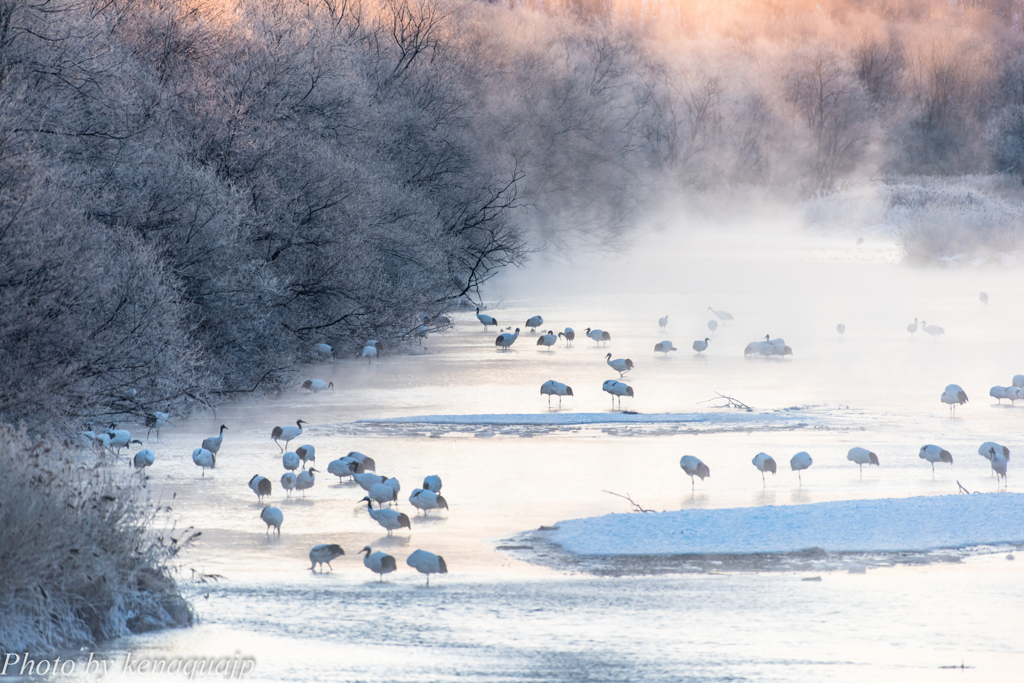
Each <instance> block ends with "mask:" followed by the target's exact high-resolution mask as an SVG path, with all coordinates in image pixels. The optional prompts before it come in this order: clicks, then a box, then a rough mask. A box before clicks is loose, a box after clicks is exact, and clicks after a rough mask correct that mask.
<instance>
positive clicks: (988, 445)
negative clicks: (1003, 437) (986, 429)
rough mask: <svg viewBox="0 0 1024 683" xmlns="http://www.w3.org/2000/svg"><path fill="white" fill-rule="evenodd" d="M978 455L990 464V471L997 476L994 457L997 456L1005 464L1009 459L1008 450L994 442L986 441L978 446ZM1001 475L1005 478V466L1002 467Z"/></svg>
mask: <svg viewBox="0 0 1024 683" xmlns="http://www.w3.org/2000/svg"><path fill="white" fill-rule="evenodd" d="M978 455H980V456H982V457H983V458H985V459H986V460H988V461H989V462H990V463H991V464H992V470H993V471H994V472H996V473H997V474H999V472H998V471H997V470H996V466H995V462H994V459H995V457H996V455H999V456H1000V457H1001V458H1002V459H1003V462H1004V463H1005V462H1007V461H1009V459H1010V449H1009V448H1007V447H1006V446H1002V445H1000V444H997V443H996V442H995V441H986V442H985V443H983V444H981V445H980V446H978ZM1002 475H1003V476H1004V477H1005V476H1006V465H1003V472H1002Z"/></svg>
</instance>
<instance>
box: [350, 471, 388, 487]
mask: <svg viewBox="0 0 1024 683" xmlns="http://www.w3.org/2000/svg"><path fill="white" fill-rule="evenodd" d="M352 478H353V479H355V480H356V483H357V484H359V487H360V488H361V489H363V490H364V491H369V490H370V489H371V488H372V487H373V486H374V485H375V484H383V483H384V482H386V481H387V480H388V478H387V477H382V476H380V475H379V474H366V473H360V472H353V473H352Z"/></svg>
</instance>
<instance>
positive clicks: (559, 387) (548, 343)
mask: <svg viewBox="0 0 1024 683" xmlns="http://www.w3.org/2000/svg"><path fill="white" fill-rule="evenodd" d="M708 310H709V311H711V312H712V313H714V315H715V316H717V317H718V318H719V319H721V320H723V321H726V320H733V315H732V314H731V313H729V312H728V311H716V310H714V309H712V308H711V307H710V306H709V307H708ZM476 318H477V320H479V321H480V324H481V325H483V326H484V329H485V330H486V329H487V328H488V327H490V326H492V325H493V326H495V327H497V326H498V321H497V319H495V318H494V317H493V316H490V315H487V314H486V313H481V312H480V309H479V308H477V309H476ZM712 322H714V321H712ZM543 324H544V317H543V316H540V315H534V316H531V317H530V318H529V319H528V320H527V321H526V322H525V323H524V324H523V327H528V328H530V330H531V331H535V330H536V328H538V327H540V326H541V325H543ZM666 327H668V316H667V315H666V316H663V317H662V318H660V319H659V320H658V328H659V329H660V330H664V329H665V328H666ZM709 327H710V329H711V330H712V331H713V330H715V329H716V328H717V327H718V324H717V323H714V326H711V323H709ZM509 329H510V328H509ZM521 330H522V328H519V327H517V328H515V331H513V332H508V331H506V332H502V333H501V334H499V335H498V336H497V337H496V338H495V340H494V345H495V346H496V347H497V348H499V349H501V350H502V351H507V350H508V349H509V348H511V346H512V345H513V344H515V342H516V340H517V339H519V333H520V331H521ZM584 334H585V335H586V336H587V337H588V338H590V339H591V340H593V341H594V342H595V343H596V344H597V345H598V346H601V345H602V344H607V343H608V342H610V341H611V339H612V336H611V334H610V333H609V332H607V331H605V330H602V329H598V328H590V327H588V328H587V329H586V330H585V331H584ZM560 339H564V340H565V345H566V346H572V345H573V342H574V341H575V339H576V331H575V330H574V329H573V328H571V327H566V328H565V329H564V330H562V331H561V332H558V333H557V334H556V333H555V331H554V330H548V331H547V332H542V333H541V335H540V336H539V337H537V346H543V347H545V348H546V349H548V350H550V349H551V347H553V346H554V345H555V344H557V343H558V341H559V340H560ZM710 341H711V340H710V338H708V337H705V338H704V339H698V340H696V341H695V342H693V350H694V351H696V352H697V353H698V354H699V353H702V352H703V351H705V350H706V349H707V348H708V343H709V342H710ZM785 348H786V349H787V350H788V352H789V353H790V354H792V350H790V349H789V347H785ZM676 350H677V349H676V347H675V345H674V344H673V343H672V341H671V340H664V341H660V342H658V343H657V344H655V345H654V351H655V353H663V354H665V355H666V356H668V354H669V353H670V352H672V351H676ZM605 362H606V363H607V364H608V366H609V367H611V368H612V369H613V370H615V371H616V372H618V373H619V380H621V379H622V378H623V377H624V376H625V374H626V373H627V372H629V371H631V370H633V368H634V364H633V360H632V359H630V358H612V354H610V353H609V354H607V355H606V356H605ZM619 380H605V382H604V383H603V384H602V385H601V390H602V391H604V392H606V393H608V394H610V395H611V399H612V407H613V408H614V407H615V406H616V401H618V404H617V405H618V407H619V409H620V410H621V408H622V397H623V396H625V397H629V398H632V397H633V396H634V391H633V387H631V386H629V385H628V384H626V383H625V382H621V381H619ZM307 384H308V382H307ZM306 388H308V387H306ZM540 394H541V396H547V397H548V407H551V397H552V396H557V397H558V406H559V407H561V406H562V398H563V397H565V396H572V395H573V393H572V387H570V386H568V385H567V384H563V383H562V382H556V381H555V380H553V379H552V380H548V381H547V382H544V384H542V385H541V387H540Z"/></svg>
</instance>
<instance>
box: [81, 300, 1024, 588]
mask: <svg viewBox="0 0 1024 683" xmlns="http://www.w3.org/2000/svg"><path fill="white" fill-rule="evenodd" d="M981 299H982V301H983V303H987V296H986V295H985V294H984V293H982V296H981ZM708 311H710V312H711V313H712V314H713V315H714V316H715V318H717V320H714V319H713V320H710V321H709V322H708V329H709V330H711V331H712V332H714V331H715V330H716V329H717V327H718V325H719V322H718V321H721V322H723V323H724V322H728V321H733V320H734V317H733V315H732V314H731V313H729V312H727V311H719V310H715V309H712V308H710V307H709V308H708ZM476 316H477V319H478V320H479V322H480V323H481V324H482V325H483V326H484V328H485V329H487V328H488V327H490V326H492V325H493V326H495V327H497V326H498V321H497V320H496V319H495V318H494V317H492V316H490V315H487V314H483V313H480V311H479V309H477V312H476ZM668 322H669V316H668V315H665V316H663V317H661V318H660V319H659V320H658V326H659V330H661V331H664V330H665V329H667V327H668ZM543 324H544V319H543V317H542V316H540V315H535V316H531V317H530V318H529V319H528V320H527V321H526V322H525V323H524V324H523V327H524V328H528V329H530V330H531V331H535V330H536V329H538V328H540V327H541V326H542V325H543ZM836 330H837V332H838V333H839V334H840V335H843V334H844V333H845V332H846V326H845V325H844V324H839V325H837V327H836ZM918 330H921V331H923V332H925V333H927V334H929V335H931V336H932V337H933V338H938V337H939V336H942V335H943V334H944V330H943V328H941V327H939V326H937V325H928V324H927V323H926V322H925V321H924V320H921V321H920V322H919V321H918V320H917V319H916V318H915V319H914V322H913V323H911V324H910V325H908V326H907V331H908V333H910V334H911V335H914V334H915V333H916V332H917V331H918ZM520 331H521V328H516V329H515V331H514V332H503V333H501V334H499V335H498V336H497V338H496V339H495V346H496V347H498V348H500V349H502V350H507V349H509V348H510V347H511V346H512V345H513V344H515V343H516V341H517V339H518V338H519V336H520ZM584 334H585V336H586V337H587V338H589V339H590V340H592V341H593V342H594V343H595V345H597V346H602V345H605V344H607V343H608V342H610V341H611V334H610V333H609V332H607V331H605V330H602V329H598V328H590V327H588V328H586V329H585V332H584ZM562 340H564V343H565V345H566V346H572V345H573V344H574V341H575V331H574V330H573V328H571V327H566V328H565V329H564V330H562V331H561V332H558V333H555V332H554V331H553V330H547V331H546V332H544V331H542V332H541V334H540V336H539V337H538V338H537V342H536V344H537V346H542V347H545V349H547V350H550V349H552V347H554V346H555V345H556V344H558V343H559V342H560V341H562ZM710 341H711V340H710V338H708V337H705V338H704V339H698V340H696V341H694V342H693V345H692V348H693V350H694V352H696V353H698V354H699V353H702V352H704V351H705V350H707V348H708V346H709V343H710ZM321 347H323V348H321ZM317 350H318V352H320V353H321V355H324V356H325V357H327V356H331V357H333V349H331V347H329V346H328V345H326V344H321V345H317ZM382 351H383V348H382V346H381V345H380V343H379V342H376V341H374V340H370V341H369V342H368V343H367V345H366V346H365V347H364V349H363V352H362V353H361V354H360V355H362V356H365V357H370V358H371V359H372V358H375V357H377V355H378V353H381V352H382ZM654 351H655V352H656V353H663V354H665V355H666V356H667V354H668V353H671V352H675V351H677V349H676V347H675V346H674V344H673V342H672V341H670V340H664V341H661V342H658V343H657V344H655V346H654ZM753 354H760V355H763V356H787V355H792V349H791V348H790V347H789V346H788V345H786V343H785V341H784V340H783V339H781V338H776V339H773V338H771V336H770V335H766V336H765V338H764V339H763V340H760V339H759V340H757V341H754V342H751V343H750V344H748V345H747V347H746V348H745V350H744V355H753ZM604 359H605V362H606V364H607V365H608V366H609V367H610V368H612V369H613V370H615V371H616V372H617V373H618V378H617V379H609V380H605V381H604V382H603V384H602V390H603V391H604V392H606V393H608V394H609V395H610V396H611V400H612V405H613V407H614V406H615V405H616V402H618V407H619V409H621V399H622V397H633V396H634V390H633V388H632V387H630V386H629V385H627V384H625V383H624V382H622V381H621V380H622V379H623V378H624V377H625V375H626V374H628V373H629V372H631V371H633V370H634V369H635V364H634V362H633V360H632V359H630V358H613V357H612V354H611V353H610V352H609V353H607V354H606V355H605V358H604ZM302 388H303V389H305V390H307V391H310V392H311V393H319V392H322V391H327V390H333V389H334V384H333V382H326V381H324V380H320V379H310V380H306V381H305V382H304V383H303V385H302ZM540 393H541V395H542V396H545V395H546V396H547V397H548V405H549V406H551V399H552V397H558V404H559V406H561V402H562V399H563V398H564V397H566V396H573V395H574V394H573V389H572V387H570V386H568V385H567V384H564V383H561V382H557V381H555V380H549V381H547V382H544V384H542V385H541V388H540ZM989 395H990V396H991V397H993V398H996V399H997V400H998V401H999V402H1000V403H1001V401H1002V399H1004V398H1006V399H1008V400H1010V401H1011V403H1012V402H1014V401H1016V400H1018V399H1024V375H1016V376H1014V377H1013V378H1012V381H1011V383H1010V385H1008V386H1005V387H1004V386H995V387H992V388H991V390H990V392H989ZM940 401H941V402H942V403H944V404H946V405H948V406H949V410H950V413H951V415H955V413H956V408H957V407H958V406H962V405H964V404H965V403H967V402H968V397H967V394H966V392H965V391H964V389H963V388H962V387H960V386H959V385H956V384H950V385H948V386H947V387H946V388H945V390H944V391H943V392H942V394H941V396H940ZM169 417H170V415H169V414H168V413H165V412H153V413H147V414H146V416H145V426H146V427H147V429H148V431H147V435H146V438H147V440H148V439H149V438H150V436H151V434H152V433H153V432H154V431H155V432H156V435H157V439H158V440H159V438H160V429H161V427H163V426H165V425H166V424H167V423H168V420H169ZM305 424H306V423H305V422H304V421H303V420H301V419H300V420H296V422H295V424H294V425H284V426H276V427H274V428H273V429H272V431H271V439H272V440H273V441H274V442H275V444H276V445H277V446H278V448H279V450H280V452H281V454H282V456H281V457H282V461H281V462H282V466H283V468H284V470H285V472H284V473H283V474H282V476H281V480H280V483H281V486H282V488H283V489H284V490H285V491H286V493H287V495H288V496H289V497H290V496H291V495H292V492H293V491H299V492H301V493H302V495H303V496H305V491H306V490H307V489H310V488H312V487H313V486H314V485H315V483H316V478H315V475H316V474H317V473H319V472H320V471H319V470H317V469H316V468H315V467H314V464H315V460H316V455H315V453H316V449H315V447H314V446H313V445H311V444H306V445H303V446H300V447H298V448H296V449H295V450H294V451H291V450H288V449H289V447H290V443H291V442H292V441H293V440H295V439H297V438H299V437H300V436H302V435H303V426H304V425H305ZM86 427H87V430H86V431H84V432H81V433H80V436H81V437H83V438H84V439H85V440H86V441H87V442H89V443H91V444H93V445H96V446H98V447H100V448H102V449H105V450H109V451H110V452H111V453H113V454H115V456H119V455H120V454H121V451H122V450H123V449H125V448H129V449H130V447H131V445H132V444H138V445H140V446H142V445H143V443H142V441H140V440H137V439H132V435H131V433H130V432H129V431H128V430H124V429H118V425H117V424H116V423H115V424H111V425H110V426H109V427H108V428H107V429H106V430H97V431H94V430H93V426H92V424H91V423H88V424H87V425H86ZM227 429H228V427H227V426H226V425H221V426H220V429H219V431H218V433H217V434H216V435H215V436H210V437H208V438H206V439H204V440H203V441H202V443H201V445H200V446H199V447H198V448H196V449H195V450H193V452H192V460H193V463H194V464H195V465H196V466H197V467H199V468H200V469H201V477H202V478H205V476H206V470H207V469H211V470H213V469H215V468H216V466H217V458H218V454H219V452H220V450H221V446H222V445H223V443H224V438H225V430H227ZM129 453H130V451H129ZM978 453H979V455H981V456H982V457H985V458H986V460H988V462H989V464H990V469H991V471H992V473H993V474H994V475H995V476H996V482H997V487H998V484H999V481H1000V480H1001V481H1002V482H1003V485H1004V486H1005V484H1006V477H1007V467H1008V463H1009V459H1010V450H1009V448H1007V447H1006V446H1003V445H1001V444H998V443H995V442H988V441H987V442H985V443H983V444H982V445H981V446H980V447H979V448H978ZM918 457H919V458H920V459H921V460H924V461H925V462H927V463H929V465H930V466H931V469H932V478H935V476H936V472H935V466H936V465H940V466H941V465H950V466H952V465H953V455H952V453H951V452H950V451H949V450H947V449H945V448H942V447H941V446H938V445H935V444H926V445H924V446H921V448H920V450H919V452H918ZM958 457H959V456H958ZM846 459H847V460H848V461H849V462H852V463H854V464H856V465H858V468H859V471H860V476H861V478H863V467H864V466H865V465H868V466H871V465H874V466H876V467H877V466H880V463H879V458H878V456H877V455H876V453H874V452H873V451H871V450H869V449H867V448H864V447H860V446H857V447H853V448H850V449H849V451H848V452H847V455H846ZM155 462H156V455H155V453H154V451H153V450H152V449H150V448H142V449H140V450H139V451H138V452H136V453H134V455H131V454H130V457H129V464H132V465H134V467H135V468H136V469H137V470H139V471H141V472H143V473H145V470H146V469H147V468H149V467H152V466H153V465H154V463H155ZM751 462H752V464H753V465H754V467H755V468H756V469H757V470H758V471H759V472H760V473H761V477H762V485H763V486H767V477H766V475H767V474H769V473H770V474H772V475H776V474H777V472H778V466H777V463H776V461H775V459H774V458H773V457H772V456H771V455H768V454H767V453H763V452H762V453H758V454H757V455H756V456H754V458H753V459H752V461H751ZM813 464H814V460H813V459H812V457H811V455H810V454H809V453H807V452H806V451H801V452H799V453H796V454H795V455H793V456H792V458H791V459H790V469H791V471H794V472H796V473H797V476H798V481H799V482H800V484H801V485H802V483H803V471H805V470H809V469H810V468H811V466H812V465H813ZM680 467H681V468H682V470H683V472H684V473H685V474H686V475H688V476H690V478H691V489H695V487H696V482H695V479H696V478H697V477H699V478H700V479H701V480H702V481H703V480H704V479H705V478H707V477H710V476H711V470H710V467H709V466H708V465H707V464H705V463H704V462H703V461H702V460H701V459H699V458H697V457H696V456H693V455H685V456H683V457H682V458H681V460H680ZM327 472H328V473H329V474H332V475H335V476H337V477H339V480H344V479H346V478H349V479H351V481H352V482H354V483H355V484H357V485H358V486H359V487H360V488H361V489H362V490H363V491H364V492H365V495H364V497H363V498H362V499H361V500H360V501H359V502H360V503H364V502H365V503H366V509H367V514H368V516H369V517H370V518H371V519H373V520H374V521H376V522H377V523H378V524H379V525H380V526H381V527H382V528H384V529H385V530H386V531H387V534H388V535H389V536H390V535H392V534H393V533H394V532H395V531H399V530H401V529H409V530H411V529H412V523H411V520H410V518H409V516H408V515H407V514H405V513H403V512H400V511H398V510H396V509H394V508H393V507H392V506H393V505H394V504H395V503H396V502H397V501H398V494H399V492H400V490H401V487H400V485H399V482H398V480H397V479H395V478H393V477H386V476H382V475H377V474H376V463H375V462H374V460H373V458H370V457H368V456H365V455H363V454H361V453H358V452H350V453H348V454H347V455H345V456H343V457H341V458H338V459H335V460H332V461H331V462H330V464H329V465H328V467H327ZM248 486H249V488H250V489H251V490H252V491H253V493H254V494H255V495H256V496H257V498H258V500H259V501H260V503H261V504H262V502H263V500H264V498H267V497H269V496H271V495H272V493H273V483H272V482H271V480H270V479H269V478H268V477H265V476H263V475H260V474H254V475H253V476H252V478H251V479H250V480H249V483H248ZM409 502H410V504H411V505H412V506H413V507H415V508H416V509H417V514H423V515H427V514H428V513H429V512H430V511H432V510H435V511H436V510H441V509H444V510H447V509H448V503H447V501H446V500H445V498H444V496H443V495H441V481H440V478H439V477H436V476H431V477H427V478H425V480H424V482H423V485H422V488H416V489H414V490H413V491H412V493H411V495H410V496H409ZM374 503H376V507H375V506H374ZM385 506H387V507H385ZM260 518H261V520H262V521H263V522H264V523H265V525H266V533H267V534H268V535H269V534H270V532H271V530H274V531H275V532H276V533H277V534H278V535H280V534H281V527H282V525H283V523H284V513H283V512H282V511H281V509H280V508H278V507H274V506H265V507H263V508H262V509H261V511H260ZM344 554H345V552H344V550H343V549H342V548H341V546H339V545H337V544H319V545H316V546H314V547H313V548H312V549H311V550H310V551H309V560H310V569H311V570H313V571H316V570H317V569H318V568H319V569H320V570H321V571H322V570H323V565H324V564H326V565H327V567H328V568H332V567H331V562H332V561H333V560H337V558H339V557H341V556H343V555H344ZM359 554H360V555H364V557H363V564H364V566H366V567H367V568H369V569H370V570H371V571H372V572H374V573H376V574H378V576H379V577H380V580H381V581H383V577H384V575H385V574H388V573H392V572H395V571H396V570H397V562H396V560H395V558H394V557H393V556H391V555H388V554H385V553H382V552H374V551H373V549H372V548H371V547H370V546H365V547H364V548H363V549H362V550H361V551H359ZM406 563H407V564H408V566H410V567H412V568H414V569H416V570H417V571H418V572H420V573H423V574H425V575H426V576H427V585H429V581H430V574H433V573H447V566H446V564H445V561H444V558H442V557H440V556H438V555H435V554H433V553H430V552H427V551H425V550H416V551H415V552H413V553H412V554H410V555H409V556H408V558H406Z"/></svg>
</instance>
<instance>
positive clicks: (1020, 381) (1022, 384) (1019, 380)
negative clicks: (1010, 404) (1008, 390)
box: [1010, 375, 1024, 389]
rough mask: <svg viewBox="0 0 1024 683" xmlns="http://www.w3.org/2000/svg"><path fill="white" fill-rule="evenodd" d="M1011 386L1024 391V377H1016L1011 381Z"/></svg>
mask: <svg viewBox="0 0 1024 683" xmlns="http://www.w3.org/2000/svg"><path fill="white" fill-rule="evenodd" d="M1010 384H1012V385H1013V386H1015V387H1017V388H1018V389H1024V375H1014V376H1013V381H1011V382H1010Z"/></svg>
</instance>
